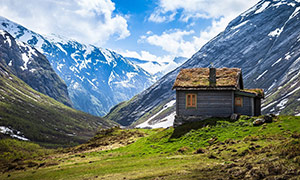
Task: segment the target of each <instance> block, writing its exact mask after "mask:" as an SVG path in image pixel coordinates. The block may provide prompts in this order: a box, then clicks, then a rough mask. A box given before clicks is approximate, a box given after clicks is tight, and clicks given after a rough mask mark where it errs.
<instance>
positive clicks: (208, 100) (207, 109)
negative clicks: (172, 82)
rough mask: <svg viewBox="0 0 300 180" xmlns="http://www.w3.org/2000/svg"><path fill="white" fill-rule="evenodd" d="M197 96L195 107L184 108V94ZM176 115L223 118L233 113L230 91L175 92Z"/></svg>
mask: <svg viewBox="0 0 300 180" xmlns="http://www.w3.org/2000/svg"><path fill="white" fill-rule="evenodd" d="M187 93H196V94H197V107H196V108H186V104H185V103H186V94H187ZM176 98H177V99H176V103H177V104H176V107H177V111H176V112H177V115H183V116H189V115H192V116H203V115H207V116H214V117H225V116H230V115H231V114H232V113H233V106H232V99H233V93H232V91H176Z"/></svg>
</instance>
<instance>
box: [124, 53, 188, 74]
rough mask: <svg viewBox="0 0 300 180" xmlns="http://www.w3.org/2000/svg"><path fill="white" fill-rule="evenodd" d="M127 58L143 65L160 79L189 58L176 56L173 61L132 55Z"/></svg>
mask: <svg viewBox="0 0 300 180" xmlns="http://www.w3.org/2000/svg"><path fill="white" fill-rule="evenodd" d="M126 59H128V60H129V61H131V62H133V63H134V64H136V65H138V66H140V67H142V68H143V69H144V70H146V71H147V72H148V73H150V74H152V75H153V76H154V77H155V79H156V80H158V79H160V78H161V77H162V76H163V75H165V74H166V73H168V72H170V71H172V70H174V69H175V68H177V67H178V66H180V65H182V64H183V63H184V62H185V61H186V60H187V59H188V58H185V57H175V58H174V60H173V61H171V62H158V61H147V60H141V59H137V58H132V57H126Z"/></svg>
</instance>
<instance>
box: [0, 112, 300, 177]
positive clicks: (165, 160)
mask: <svg viewBox="0 0 300 180" xmlns="http://www.w3.org/2000/svg"><path fill="white" fill-rule="evenodd" d="M253 120H254V119H253V118H248V117H246V116H243V117H242V118H241V119H240V120H238V121H236V122H230V121H229V120H228V119H208V120H206V121H203V122H198V123H193V124H188V125H184V126H180V127H178V128H176V129H174V128H168V129H153V130H146V129H130V130H122V129H110V130H105V131H101V132H99V133H98V134H97V136H95V137H94V138H93V139H91V140H90V141H89V142H88V143H86V144H83V145H80V146H77V147H74V148H67V149H62V150H60V151H56V152H53V153H52V154H50V155H46V156H44V157H43V158H38V159H32V160H30V161H31V162H32V163H31V166H29V165H28V164H23V165H22V163H19V164H16V163H15V162H12V164H13V163H15V164H16V166H17V167H18V168H16V169H14V168H11V169H8V168H6V169H5V168H4V169H3V173H2V174H1V175H0V179H6V178H7V179H264V178H265V179H299V178H300V170H299V169H300V126H299V124H300V117H294V116H280V117H277V118H275V119H274V122H272V123H267V124H264V125H262V126H253V125H252V122H253ZM34 163H35V165H33V164H34ZM32 166H33V167H32ZM21 167H22V168H21ZM18 169H19V170H18Z"/></svg>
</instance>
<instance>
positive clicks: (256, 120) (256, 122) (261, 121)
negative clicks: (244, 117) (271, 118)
mask: <svg viewBox="0 0 300 180" xmlns="http://www.w3.org/2000/svg"><path fill="white" fill-rule="evenodd" d="M264 123H265V120H264V119H261V118H258V119H255V120H254V121H253V126H260V125H262V124H264Z"/></svg>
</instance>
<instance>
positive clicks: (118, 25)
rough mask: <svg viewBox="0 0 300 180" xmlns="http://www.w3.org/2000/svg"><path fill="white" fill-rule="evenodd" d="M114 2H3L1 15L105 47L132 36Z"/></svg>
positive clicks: (10, 0) (40, 30)
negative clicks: (115, 11) (113, 39)
mask: <svg viewBox="0 0 300 180" xmlns="http://www.w3.org/2000/svg"><path fill="white" fill-rule="evenodd" d="M114 10H115V4H114V3H113V2H112V1H111V0H64V1H61V0H2V1H0V15H1V16H4V17H6V18H8V19H10V20H12V21H15V22H17V23H19V24H21V25H24V26H25V27H27V28H29V29H31V30H34V31H36V32H38V33H42V34H50V33H55V34H60V35H63V36H66V37H70V38H74V39H76V40H79V41H81V42H85V43H94V44H97V45H103V44H104V43H105V42H106V41H108V40H109V39H110V38H111V37H114V38H115V39H124V38H126V37H128V36H129V35H130V32H129V31H128V29H127V20H126V17H123V16H122V15H118V14H114Z"/></svg>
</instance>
